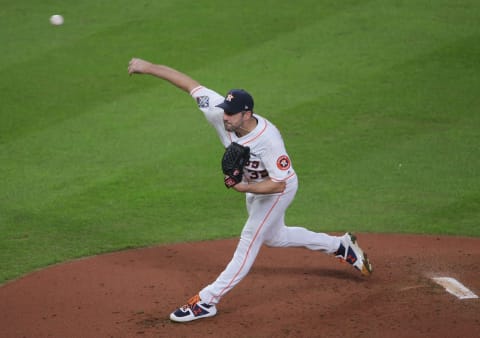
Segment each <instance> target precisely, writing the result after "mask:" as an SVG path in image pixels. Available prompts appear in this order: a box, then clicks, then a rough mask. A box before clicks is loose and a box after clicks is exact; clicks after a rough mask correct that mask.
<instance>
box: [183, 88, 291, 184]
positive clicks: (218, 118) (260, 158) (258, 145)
mask: <svg viewBox="0 0 480 338" xmlns="http://www.w3.org/2000/svg"><path fill="white" fill-rule="evenodd" d="M190 95H192V97H193V98H194V99H195V100H196V102H197V105H198V108H200V110H201V111H202V112H203V113H204V115H205V117H206V119H207V120H208V122H209V123H210V124H211V125H212V126H213V127H214V128H215V129H216V130H217V133H218V136H219V137H220V140H221V142H222V143H223V145H224V146H225V147H228V146H229V145H230V143H232V142H236V143H238V144H241V145H243V146H248V147H250V160H249V161H248V163H247V165H246V166H245V173H244V180H245V181H247V182H258V181H262V180H263V179H265V178H266V177H268V176H269V177H270V178H271V179H272V180H273V181H277V182H278V181H288V180H289V179H290V178H292V177H294V176H295V171H294V169H293V166H292V162H291V160H290V158H289V156H288V154H287V151H286V150H285V145H284V143H283V139H282V136H281V135H280V132H279V131H278V129H277V128H276V127H275V126H274V125H273V124H272V123H271V122H270V121H268V120H266V119H265V118H263V117H261V116H259V115H257V114H254V115H253V116H254V117H255V118H256V119H257V121H258V124H257V126H256V127H255V129H254V130H252V131H251V132H250V133H248V134H247V135H244V136H242V137H238V136H237V135H236V134H235V133H234V132H229V131H226V130H225V127H224V124H223V109H222V108H218V107H216V105H218V104H220V103H222V102H223V100H224V97H223V96H222V95H220V94H218V93H217V92H215V91H213V90H211V89H208V88H205V87H203V86H199V87H197V88H194V89H193V90H192V92H191V93H190Z"/></svg>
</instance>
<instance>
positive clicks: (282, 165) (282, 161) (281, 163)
mask: <svg viewBox="0 0 480 338" xmlns="http://www.w3.org/2000/svg"><path fill="white" fill-rule="evenodd" d="M290 166H291V163H290V159H289V158H288V156H287V155H282V156H280V157H279V158H278V159H277V168H278V169H280V170H288V169H290Z"/></svg>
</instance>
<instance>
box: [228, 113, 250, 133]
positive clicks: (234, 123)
mask: <svg viewBox="0 0 480 338" xmlns="http://www.w3.org/2000/svg"><path fill="white" fill-rule="evenodd" d="M244 116H245V114H244V113H243V112H240V113H237V114H234V115H228V114H225V113H224V114H223V125H224V126H225V130H226V131H230V132H236V131H239V130H240V129H242V127H243V123H244V118H243V117H244Z"/></svg>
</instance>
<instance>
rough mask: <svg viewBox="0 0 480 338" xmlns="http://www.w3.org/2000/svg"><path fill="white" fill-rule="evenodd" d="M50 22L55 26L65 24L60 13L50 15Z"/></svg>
mask: <svg viewBox="0 0 480 338" xmlns="http://www.w3.org/2000/svg"><path fill="white" fill-rule="evenodd" d="M50 23H51V24H52V25H54V26H60V25H61V24H63V16H61V15H59V14H55V15H52V16H51V17H50Z"/></svg>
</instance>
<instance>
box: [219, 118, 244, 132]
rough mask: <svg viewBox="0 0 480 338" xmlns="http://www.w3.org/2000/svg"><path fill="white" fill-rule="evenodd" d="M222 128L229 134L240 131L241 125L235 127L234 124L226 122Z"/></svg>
mask: <svg viewBox="0 0 480 338" xmlns="http://www.w3.org/2000/svg"><path fill="white" fill-rule="evenodd" d="M223 126H224V128H225V130H226V131H229V132H232V133H234V132H236V131H238V130H240V129H242V126H241V124H240V125H238V126H235V125H234V124H232V123H230V122H227V121H223Z"/></svg>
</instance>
